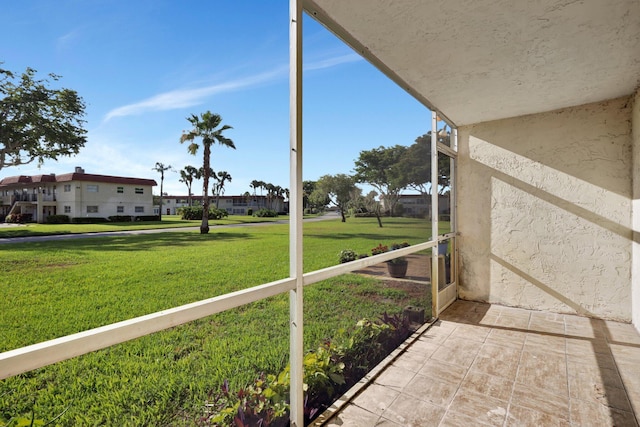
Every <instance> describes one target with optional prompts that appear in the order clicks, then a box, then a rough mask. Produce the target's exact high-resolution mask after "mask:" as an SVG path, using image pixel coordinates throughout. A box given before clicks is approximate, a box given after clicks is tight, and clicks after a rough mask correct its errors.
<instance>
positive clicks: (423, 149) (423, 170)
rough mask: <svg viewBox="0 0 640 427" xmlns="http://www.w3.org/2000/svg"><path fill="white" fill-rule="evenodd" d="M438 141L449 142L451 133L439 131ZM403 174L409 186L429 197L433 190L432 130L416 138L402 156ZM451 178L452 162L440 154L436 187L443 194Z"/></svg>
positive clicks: (401, 169)
mask: <svg viewBox="0 0 640 427" xmlns="http://www.w3.org/2000/svg"><path fill="white" fill-rule="evenodd" d="M437 135H438V141H439V142H441V143H443V144H447V145H448V144H449V138H450V135H449V133H447V132H444V131H443V130H441V131H439V132H438V134H437ZM398 170H399V171H400V173H401V174H402V181H403V182H405V183H406V184H407V186H408V187H409V188H413V189H414V190H417V191H419V192H420V194H421V195H422V196H423V197H425V198H426V197H427V196H429V195H430V194H431V192H432V191H433V188H434V186H433V185H432V183H431V131H429V132H427V133H426V134H424V135H421V136H419V137H417V138H416V140H415V143H414V144H412V145H411V146H409V148H408V149H407V151H406V153H405V155H404V156H403V157H402V159H401V162H400V167H399V169H398ZM450 178H451V162H450V161H449V158H448V157H447V156H444V155H442V156H438V184H437V185H436V186H435V189H436V191H437V192H438V193H440V194H442V193H444V192H445V191H447V189H448V188H449V185H450Z"/></svg>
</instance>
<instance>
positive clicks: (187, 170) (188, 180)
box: [180, 166, 200, 206]
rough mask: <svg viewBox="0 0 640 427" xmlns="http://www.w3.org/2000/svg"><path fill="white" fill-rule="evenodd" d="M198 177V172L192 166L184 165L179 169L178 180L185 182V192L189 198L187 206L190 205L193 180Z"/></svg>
mask: <svg viewBox="0 0 640 427" xmlns="http://www.w3.org/2000/svg"><path fill="white" fill-rule="evenodd" d="M194 179H200V172H199V171H198V169H196V168H195V167H193V166H185V167H184V169H182V170H181V171H180V182H182V183H184V184H186V186H187V193H188V195H189V196H188V198H189V206H191V196H192V194H193V193H192V192H191V187H192V186H193V180H194Z"/></svg>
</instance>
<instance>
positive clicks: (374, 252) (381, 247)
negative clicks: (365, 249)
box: [371, 243, 389, 255]
mask: <svg viewBox="0 0 640 427" xmlns="http://www.w3.org/2000/svg"><path fill="white" fill-rule="evenodd" d="M388 251H389V246H387V245H383V244H382V243H378V246H376V247H375V248H373V249H371V255H380V254H383V253H385V252H388Z"/></svg>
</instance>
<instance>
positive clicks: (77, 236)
mask: <svg viewBox="0 0 640 427" xmlns="http://www.w3.org/2000/svg"><path fill="white" fill-rule="evenodd" d="M336 218H339V215H338V214H334V213H328V214H325V215H323V216H319V217H316V218H307V219H305V220H304V222H315V221H325V220H328V219H336ZM288 223H289V220H287V219H283V220H277V221H269V222H251V223H245V224H228V225H215V226H212V227H211V231H215V229H216V228H236V227H259V226H263V225H272V224H288ZM199 229H200V227H178V228H154V229H151V230H131V231H102V232H96V233H78V234H55V235H51V236H26V237H4V238H0V245H1V244H7V243H25V242H47V241H53V240H69V239H84V238H93V237H114V236H130V235H135V234H157V233H170V232H180V231H193V230H199Z"/></svg>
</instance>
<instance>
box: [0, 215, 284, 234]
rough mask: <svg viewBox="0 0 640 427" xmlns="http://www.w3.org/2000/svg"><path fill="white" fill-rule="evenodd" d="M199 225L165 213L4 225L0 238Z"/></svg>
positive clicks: (235, 220) (243, 219)
mask: <svg viewBox="0 0 640 427" xmlns="http://www.w3.org/2000/svg"><path fill="white" fill-rule="evenodd" d="M288 219H289V216H288V215H281V216H279V217H277V218H258V217H255V216H248V215H230V216H229V217H227V218H224V219H216V220H213V219H212V220H209V226H211V227H214V226H216V225H228V224H248V223H255V222H274V221H279V220H288ZM199 226H200V220H197V221H191V220H183V219H181V218H180V216H179V215H163V216H162V221H144V222H107V223H102V224H20V225H15V226H4V227H0V238H7V237H26V236H47V235H53V234H78V233H98V232H104V231H126V230H150V229H156V228H182V227H199Z"/></svg>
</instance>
